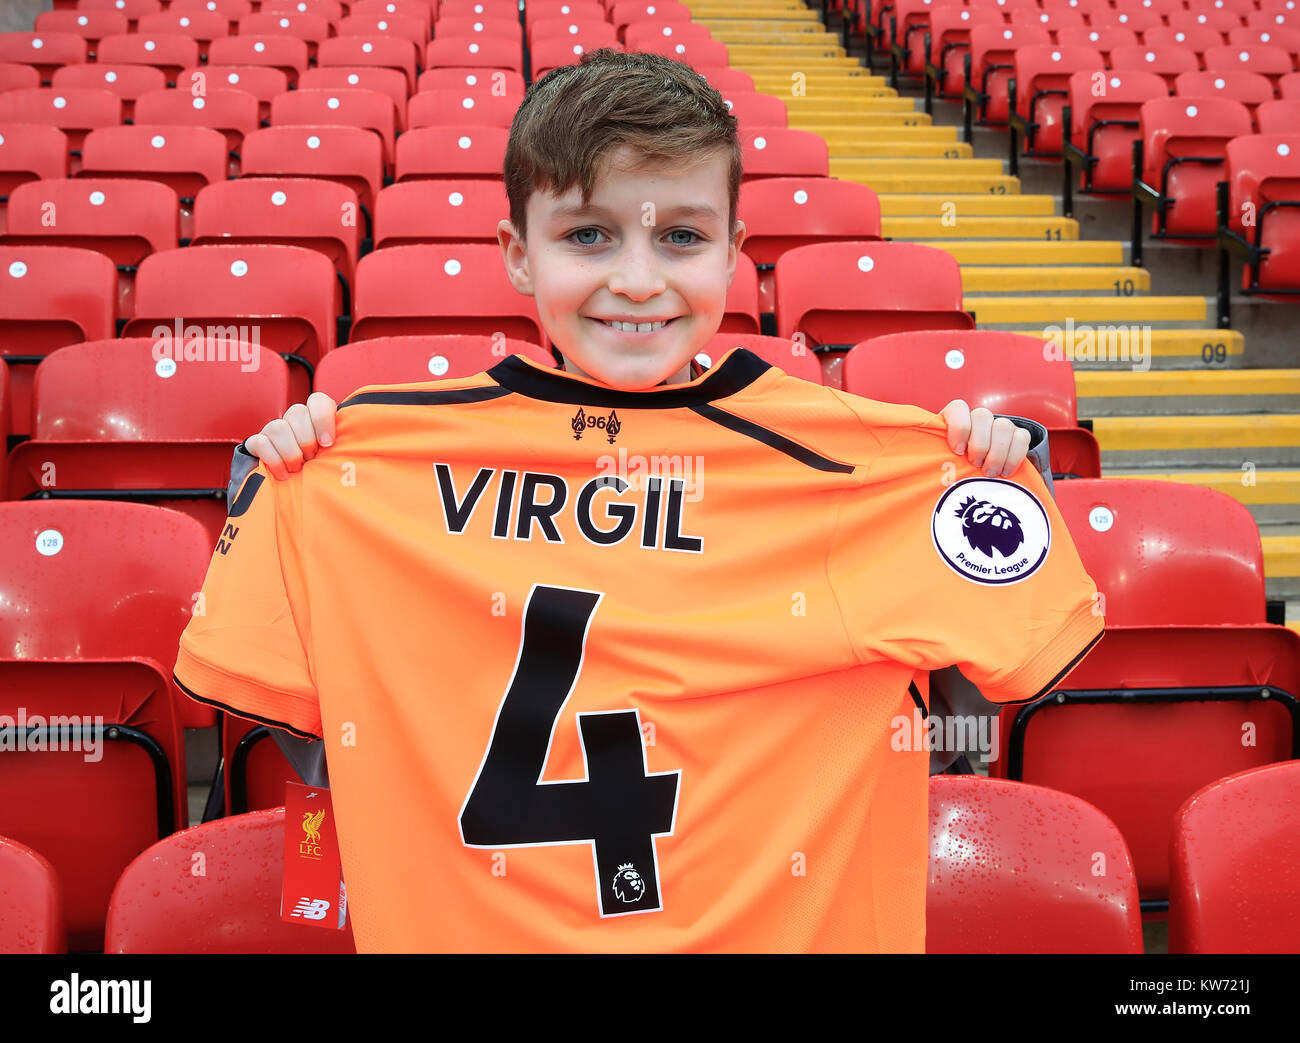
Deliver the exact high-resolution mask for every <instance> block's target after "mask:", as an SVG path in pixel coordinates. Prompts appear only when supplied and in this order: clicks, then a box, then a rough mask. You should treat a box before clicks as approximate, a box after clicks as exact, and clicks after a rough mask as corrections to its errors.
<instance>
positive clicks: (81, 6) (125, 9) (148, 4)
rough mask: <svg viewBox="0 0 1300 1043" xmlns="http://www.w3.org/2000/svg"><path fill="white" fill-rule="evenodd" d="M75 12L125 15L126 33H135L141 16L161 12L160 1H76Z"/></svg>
mask: <svg viewBox="0 0 1300 1043" xmlns="http://www.w3.org/2000/svg"><path fill="white" fill-rule="evenodd" d="M77 10H78V11H120V12H121V13H122V14H124V15H126V18H127V31H128V32H135V29H136V25H137V23H138V22H139V20H140V18H141V16H143V15H147V14H157V13H158V12H159V11H161V10H162V0H77Z"/></svg>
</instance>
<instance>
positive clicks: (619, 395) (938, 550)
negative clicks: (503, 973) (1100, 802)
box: [176, 348, 1102, 952]
mask: <svg viewBox="0 0 1300 1043" xmlns="http://www.w3.org/2000/svg"><path fill="white" fill-rule="evenodd" d="M945 430H946V428H945V423H944V421H943V419H942V418H941V417H938V416H936V415H934V414H932V413H928V412H926V411H924V410H921V409H917V408H914V407H911V406H900V405H890V404H885V403H880V402H874V401H871V400H868V399H864V398H859V397H857V396H854V395H849V394H846V393H844V392H841V391H837V390H832V389H829V388H824V387H819V386H816V385H813V384H810V383H808V382H806V381H803V380H798V379H795V378H793V377H790V376H788V375H787V374H785V373H784V372H783V371H781V370H780V369H777V368H775V367H772V366H769V365H768V364H767V363H765V362H763V361H762V360H760V359H759V358H758V357H757V356H756V355H754V354H752V353H751V352H749V351H747V350H745V349H742V348H736V349H733V350H732V351H730V352H728V353H727V354H726V355H725V356H724V357H723V358H722V359H720V360H719V361H718V362H717V364H716V365H715V366H713V368H712V369H710V370H708V371H707V372H705V373H703V374H702V375H701V376H698V377H696V378H695V379H693V380H692V381H690V382H689V383H687V384H676V385H667V386H660V387H659V388H655V389H652V390H649V391H644V392H622V391H617V390H614V389H610V388H607V387H604V386H603V385H600V384H598V383H597V382H595V381H593V380H591V379H589V378H586V377H582V376H578V375H575V374H572V373H567V372H564V371H558V370H550V369H547V368H546V367H544V366H541V365H538V364H536V363H534V362H532V361H530V360H528V359H526V358H524V357H523V356H518V355H516V356H512V357H510V358H508V359H505V360H504V361H502V362H501V363H500V364H498V365H496V366H494V367H493V368H492V369H491V370H489V371H488V372H486V373H481V374H478V375H476V376H473V377H467V378H462V379H455V380H442V381H435V382H430V383H425V384H414V385H409V384H408V385H402V386H394V387H368V388H363V389H361V390H360V391H358V392H357V393H356V394H354V395H352V396H351V397H350V398H348V399H346V400H345V401H344V402H343V403H342V404H341V406H340V409H339V413H338V425H337V439H336V441H335V443H334V444H333V445H332V446H330V447H329V448H327V449H325V450H323V451H322V452H321V453H320V454H319V455H318V456H317V457H316V458H315V459H314V460H312V461H310V462H309V463H307V464H306V466H305V467H304V468H303V470H302V471H301V472H300V473H299V474H297V475H294V476H292V477H290V478H289V479H288V480H287V481H283V482H275V481H271V480H269V479H268V478H267V474H266V471H265V469H264V468H262V467H259V469H258V470H257V471H255V472H253V473H252V474H250V475H249V477H248V478H247V479H246V481H245V482H244V484H243V486H242V488H241V490H240V493H239V495H238V497H237V499H236V501H235V503H234V504H233V506H232V513H231V518H230V520H229V524H228V527H227V529H226V534H225V536H224V538H223V540H222V542H221V544H220V545H219V546H218V548H217V551H216V552H215V553H214V554H213V558H212V564H211V567H210V569H209V571H208V575H207V579H206V581H205V583H204V603H205V609H204V612H203V614H202V615H196V616H195V617H194V618H193V619H192V620H191V622H190V624H189V626H188V627H187V628H186V631H185V634H184V636H183V638H182V640H181V646H180V654H179V658H178V660H177V663H176V678H177V680H178V682H179V683H180V684H181V685H182V686H183V688H184V689H185V690H186V691H188V692H189V693H191V694H192V695H194V696H195V697H197V698H199V699H200V700H202V701H204V702H208V703H212V704H215V705H217V706H220V707H224V708H227V709H229V710H231V711H232V712H234V713H237V714H239V715H242V716H244V717H250V718H253V719H255V720H260V721H263V722H266V723H270V724H275V725H278V726H280V727H284V728H287V729H289V730H291V731H293V732H295V733H297V734H299V735H304V736H313V737H317V736H318V737H322V738H323V739H324V741H325V743H326V744H327V745H326V756H327V760H328V765H329V775H330V785H331V792H332V796H333V803H334V808H335V812H336V814H337V817H338V818H337V824H338V831H339V836H340V845H341V851H342V858H343V874H344V879H345V881H346V883H347V887H348V898H349V905H350V915H351V916H352V918H353V929H354V933H355V936H356V941H357V946H358V948H359V950H360V951H361V952H421V951H505V952H569V951H623V952H656V951H691V952H724V951H726V952H732V951H761V952H803V951H882V952H921V951H923V949H924V942H925V889H926V877H927V857H928V840H927V830H928V814H927V778H928V764H929V755H928V753H927V752H926V750H925V749H924V742H923V741H921V742H912V743H911V744H910V745H909V744H908V743H906V742H903V743H900V742H899V741H898V736H899V734H900V727H901V726H902V722H903V721H905V720H906V721H908V722H910V720H911V717H912V710H913V707H914V702H913V696H912V694H911V692H910V690H909V689H910V687H911V686H912V683H913V681H914V678H917V677H918V676H919V675H922V674H924V673H925V672H926V671H929V670H931V669H935V668H939V667H944V666H948V665H950V664H953V663H956V664H958V665H959V666H960V667H961V669H962V671H963V673H965V675H966V676H967V677H968V678H970V679H971V680H972V681H973V682H975V683H976V684H978V685H979V686H980V688H981V689H982V691H983V692H984V694H985V695H986V696H987V697H988V698H990V699H993V700H995V701H1000V702H1003V701H1006V702H1009V701H1020V700H1027V699H1032V698H1035V697H1037V696H1038V695H1039V694H1040V693H1042V692H1044V691H1045V690H1046V689H1047V688H1048V687H1049V686H1050V685H1052V684H1053V683H1054V682H1055V681H1056V680H1058V679H1059V678H1060V677H1061V676H1062V675H1063V673H1064V672H1065V671H1066V670H1067V669H1068V668H1069V667H1070V666H1072V665H1073V663H1075V662H1076V661H1077V660H1078V659H1079V658H1080V657H1081V656H1082V655H1083V654H1084V653H1085V652H1086V651H1087V649H1088V648H1089V647H1091V645H1092V644H1093V643H1094V642H1095V641H1096V639H1097V638H1098V637H1099V636H1100V634H1101V630H1102V619H1101V617H1100V616H1099V615H1098V614H1096V613H1095V612H1094V602H1093V594H1094V592H1095V587H1094V585H1093V583H1092V581H1091V580H1090V579H1089V577H1088V576H1087V574H1086V573H1085V571H1084V569H1083V567H1082V565H1081V564H1080V561H1079V557H1078V554H1077V553H1076V551H1075V548H1074V545H1073V544H1072V542H1071V540H1070V537H1069V534H1068V533H1067V532H1066V529H1065V525H1064V524H1063V522H1062V520H1061V516H1060V514H1059V513H1058V512H1057V510H1056V507H1055V505H1054V504H1053V502H1052V500H1051V498H1050V496H1048V495H1047V493H1046V490H1045V488H1044V486H1043V484H1042V481H1041V479H1040V478H1039V476H1038V475H1037V473H1036V472H1035V471H1034V469H1033V468H1032V467H1031V466H1029V465H1028V464H1026V465H1024V466H1022V467H1021V468H1020V469H1019V471H1018V472H1017V473H1016V475H1015V476H1014V480H1000V479H999V480H994V479H987V478H984V477H983V475H982V473H981V472H979V471H977V470H976V469H975V468H973V467H971V466H970V465H969V464H967V463H966V462H965V461H964V460H963V459H960V458H957V457H954V456H953V455H952V454H951V453H950V452H949V450H948V448H947V444H946V442H945V437H944V436H945ZM656 458H658V459H656ZM918 701H919V700H918ZM900 747H901V748H900Z"/></svg>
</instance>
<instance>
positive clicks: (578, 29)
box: [439, 15, 709, 51]
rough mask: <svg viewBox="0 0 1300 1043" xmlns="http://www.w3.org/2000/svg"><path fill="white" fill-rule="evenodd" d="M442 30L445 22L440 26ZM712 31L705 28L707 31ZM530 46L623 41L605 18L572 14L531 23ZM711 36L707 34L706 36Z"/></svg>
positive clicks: (592, 47)
mask: <svg viewBox="0 0 1300 1043" xmlns="http://www.w3.org/2000/svg"><path fill="white" fill-rule="evenodd" d="M695 28H696V29H697V30H699V29H704V26H702V25H697V26H695ZM439 29H440V30H441V25H439ZM707 32H708V30H707V29H705V33H706V34H707ZM693 36H694V38H695V39H699V38H700V36H699V33H698V32H696V33H694V34H693ZM527 38H528V46H529V48H530V49H531V48H535V47H537V45H538V44H542V43H555V42H557V41H559V42H562V43H568V44H581V45H582V47H583V49H584V50H587V51H595V50H598V49H599V48H601V47H622V46H623V43H622V41H620V40H619V38H618V33H617V32H616V31H615V29H614V27H613V26H612V25H610V24H609V22H607V21H606V20H605V19H604V18H603V17H602V18H575V17H574V16H573V15H568V16H566V17H563V18H548V17H541V18H534V19H533V20H532V21H531V22H530V23H529V24H528V32H527ZM703 38H704V39H709V37H708V36H707V35H705V36H704V37H703ZM627 49H628V50H639V49H640V48H638V47H636V46H635V45H629V46H628V47H627Z"/></svg>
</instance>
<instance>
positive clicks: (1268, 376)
mask: <svg viewBox="0 0 1300 1043" xmlns="http://www.w3.org/2000/svg"><path fill="white" fill-rule="evenodd" d="M1074 384H1075V388H1076V390H1077V392H1078V395H1079V397H1080V398H1112V397H1114V398H1124V397H1135V396H1137V397H1145V396H1147V395H1152V396H1155V395H1183V396H1186V395H1205V396H1207V397H1214V398H1218V397H1221V396H1224V395H1300V370H1297V369H1228V370H1222V371H1219V370H1186V369H1161V370H1151V371H1149V372H1146V373H1110V372H1106V371H1104V370H1080V371H1078V372H1077V373H1075V374H1074Z"/></svg>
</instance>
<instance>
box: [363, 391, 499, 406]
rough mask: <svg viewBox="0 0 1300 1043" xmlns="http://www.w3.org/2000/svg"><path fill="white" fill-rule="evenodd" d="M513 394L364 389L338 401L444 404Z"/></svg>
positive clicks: (371, 404) (377, 403) (409, 404)
mask: <svg viewBox="0 0 1300 1043" xmlns="http://www.w3.org/2000/svg"><path fill="white" fill-rule="evenodd" d="M509 394H513V392H512V391H511V390H510V389H509V388H503V387H479V388H452V389H451V390H448V391H366V392H363V393H361V394H358V395H353V396H351V397H350V398H345V399H344V400H343V401H342V402H340V403H339V409H346V408H347V407H348V406H367V405H370V406H446V405H454V404H457V403H463V402H486V401H488V400H489V399H493V398H501V397H502V396H504V395H509Z"/></svg>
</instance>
